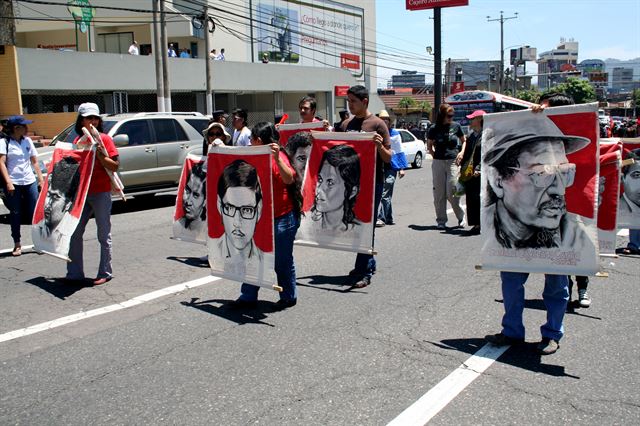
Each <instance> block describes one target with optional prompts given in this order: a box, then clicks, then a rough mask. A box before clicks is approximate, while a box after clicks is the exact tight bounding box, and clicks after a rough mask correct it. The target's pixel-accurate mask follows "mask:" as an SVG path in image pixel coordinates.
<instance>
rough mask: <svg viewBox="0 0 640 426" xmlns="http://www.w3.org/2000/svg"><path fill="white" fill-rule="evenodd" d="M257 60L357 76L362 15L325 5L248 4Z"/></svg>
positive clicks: (279, 0) (280, 0) (262, 0)
mask: <svg viewBox="0 0 640 426" xmlns="http://www.w3.org/2000/svg"><path fill="white" fill-rule="evenodd" d="M254 7H255V10H256V12H255V14H254V20H255V21H254V22H255V25H256V27H257V28H256V46H255V49H254V50H255V51H256V52H257V56H256V57H254V61H257V60H260V59H261V58H263V56H264V55H266V56H267V57H268V58H269V62H270V63H278V62H280V63H287V64H298V65H304V66H329V67H336V68H344V69H348V70H349V71H351V73H352V74H353V75H354V76H356V77H361V76H362V75H363V70H364V67H363V64H364V55H365V51H364V9H362V8H359V7H355V6H350V5H348V4H344V3H339V2H335V1H330V0H318V1H310V0H309V1H299V0H295V1H294V0H290V1H289V0H259V1H257V2H254Z"/></svg>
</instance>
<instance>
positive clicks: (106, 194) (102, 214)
mask: <svg viewBox="0 0 640 426" xmlns="http://www.w3.org/2000/svg"><path fill="white" fill-rule="evenodd" d="M91 126H93V127H95V128H96V129H97V130H98V131H99V132H100V139H101V140H102V143H103V144H104V147H105V148H106V151H107V155H104V154H103V153H102V151H101V150H96V159H95V162H94V164H93V173H92V175H91V182H90V183H89V189H88V191H87V198H86V201H85V205H84V209H83V210H82V214H81V215H80V221H79V222H78V226H77V228H76V230H75V232H74V233H73V235H72V236H71V241H70V245H69V258H70V259H71V262H69V263H67V275H66V277H65V279H66V280H67V281H72V282H78V281H84V279H85V274H84V261H83V235H84V230H85V228H86V227H87V223H89V219H90V218H91V217H92V216H93V217H94V218H95V220H96V227H97V231H98V232H97V234H98V235H97V236H98V242H99V243H100V263H99V266H98V274H97V276H96V278H95V279H94V280H93V285H101V284H104V283H106V282H107V281H110V280H111V279H112V278H113V268H112V265H111V257H112V247H111V179H110V178H109V175H108V174H107V170H108V171H110V172H112V173H116V172H117V171H118V167H119V166H120V161H119V157H118V149H117V148H116V146H115V144H114V143H113V140H112V139H111V137H110V136H109V135H107V134H105V133H103V132H102V118H101V117H100V109H99V108H98V105H96V104H94V103H89V102H87V103H83V104H81V105H80V107H79V108H78V117H77V118H76V125H75V131H76V133H77V134H78V135H82V134H83V131H82V128H86V129H89V128H90V127H91ZM79 138H80V136H78V137H77V138H76V141H77V140H78V139H79ZM74 143H75V141H74Z"/></svg>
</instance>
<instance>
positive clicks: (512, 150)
mask: <svg viewBox="0 0 640 426" xmlns="http://www.w3.org/2000/svg"><path fill="white" fill-rule="evenodd" d="M509 118H511V117H509ZM484 139H485V140H486V145H485V146H486V147H487V148H486V150H485V152H484V156H483V160H482V161H483V170H486V171H487V176H486V177H487V186H486V188H485V197H484V202H485V207H484V213H485V215H484V223H483V224H482V226H483V233H484V232H485V229H486V232H487V233H488V238H490V239H491V238H493V237H495V240H496V241H497V243H498V244H499V246H501V247H503V248H516V249H518V248H531V249H540V248H562V249H571V250H574V251H580V250H581V249H582V248H583V247H585V246H586V245H587V242H588V241H589V237H588V235H587V233H586V232H585V224H584V223H583V222H582V220H581V218H580V217H579V216H577V215H575V214H573V213H569V212H568V211H567V205H566V198H565V193H566V190H567V188H569V187H570V186H571V185H573V183H574V180H575V175H576V164H573V163H570V162H569V160H568V159H567V154H571V153H574V152H577V151H579V150H581V149H583V148H585V147H586V146H587V145H588V144H589V143H590V141H589V139H587V138H584V137H579V136H569V135H564V134H563V133H562V132H561V131H560V129H559V128H558V127H557V126H556V125H555V124H554V123H553V122H552V121H551V120H549V119H548V118H546V117H544V116H532V115H522V116H520V117H514V118H512V119H510V120H507V119H503V120H496V121H495V122H494V123H493V125H492V127H490V128H488V129H486V130H485V134H484ZM485 225H486V227H485Z"/></svg>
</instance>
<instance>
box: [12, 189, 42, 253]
mask: <svg viewBox="0 0 640 426" xmlns="http://www.w3.org/2000/svg"><path fill="white" fill-rule="evenodd" d="M13 186H14V188H15V191H13V194H11V195H10V194H9V193H8V192H7V208H8V209H9V222H10V223H11V237H12V238H13V242H14V243H15V244H19V243H20V225H21V224H22V212H23V211H26V212H27V214H28V215H29V223H31V218H33V211H34V210H35V208H36V203H37V202H38V184H37V183H36V182H33V183H32V184H30V185H13Z"/></svg>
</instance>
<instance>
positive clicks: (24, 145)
mask: <svg viewBox="0 0 640 426" xmlns="http://www.w3.org/2000/svg"><path fill="white" fill-rule="evenodd" d="M9 139H10V141H11V142H10V143H9V153H8V154H7V142H6V140H5V139H0V155H6V156H7V162H6V165H7V170H8V171H9V177H10V178H11V182H13V184H14V185H31V184H32V183H33V182H35V181H36V176H35V174H34V173H33V169H32V168H31V157H35V156H37V155H38V151H36V147H35V146H34V145H33V141H32V140H31V138H28V137H24V138H23V139H22V142H21V143H18V142H17V141H15V140H14V139H12V138H9Z"/></svg>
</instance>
